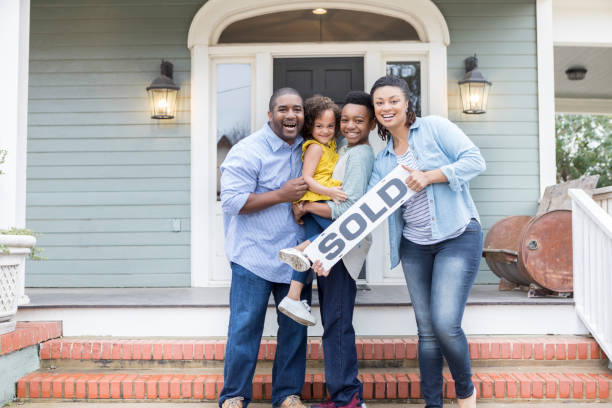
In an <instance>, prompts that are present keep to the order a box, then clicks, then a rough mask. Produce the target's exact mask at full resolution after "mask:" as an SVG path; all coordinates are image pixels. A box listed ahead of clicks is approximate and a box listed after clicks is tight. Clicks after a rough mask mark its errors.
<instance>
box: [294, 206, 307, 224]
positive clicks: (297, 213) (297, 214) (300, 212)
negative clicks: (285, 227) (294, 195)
mask: <svg viewBox="0 0 612 408" xmlns="http://www.w3.org/2000/svg"><path fill="white" fill-rule="evenodd" d="M291 210H292V211H293V219H294V220H295V222H296V223H298V224H299V225H304V220H303V219H302V217H303V216H304V215H305V214H306V210H304V202H303V201H300V202H298V203H295V204H293V205H292V206H291Z"/></svg>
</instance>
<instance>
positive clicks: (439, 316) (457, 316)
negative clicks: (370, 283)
mask: <svg viewBox="0 0 612 408" xmlns="http://www.w3.org/2000/svg"><path fill="white" fill-rule="evenodd" d="M400 255H401V259H402V268H403V269H404V275H405V277H406V284H407V285H408V291H409V292H410V298H411V299H412V305H413V307H414V314H415V317H416V322H417V327H418V334H419V368H420V370H421V389H422V391H423V396H424V398H425V403H426V404H427V405H426V406H427V407H441V406H442V366H443V360H442V357H443V356H444V358H445V359H446V362H447V363H448V367H449V368H450V371H451V374H452V375H453V379H454V380H455V390H456V393H457V397H458V398H467V397H469V396H471V395H472V393H473V391H474V384H473V383H472V367H471V364H470V354H469V349H468V343H467V339H466V338H465V334H464V333H463V330H462V329H461V319H462V318H463V311H464V310H465V304H466V302H467V298H468V295H469V293H470V289H471V288H472V284H473V283H474V280H475V279H476V274H477V272H478V266H479V265H480V258H481V256H482V231H481V228H480V224H479V223H478V222H477V221H476V220H474V219H472V220H471V221H470V223H469V224H468V226H467V228H466V230H465V232H464V233H463V234H461V235H460V236H458V237H456V238H452V239H449V240H446V241H442V242H439V243H437V244H433V245H417V244H415V243H412V242H410V241H408V240H407V239H405V238H402V242H401V247H400Z"/></svg>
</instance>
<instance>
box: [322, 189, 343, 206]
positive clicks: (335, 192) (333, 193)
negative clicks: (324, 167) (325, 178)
mask: <svg viewBox="0 0 612 408" xmlns="http://www.w3.org/2000/svg"><path fill="white" fill-rule="evenodd" d="M327 195H328V196H329V197H330V198H331V199H332V201H333V202H334V203H335V204H340V203H341V202H342V201H346V199H347V198H348V196H347V195H346V193H345V192H344V191H342V188H340V187H330V188H329V193H328V194H327Z"/></svg>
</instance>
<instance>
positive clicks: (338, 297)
mask: <svg viewBox="0 0 612 408" xmlns="http://www.w3.org/2000/svg"><path fill="white" fill-rule="evenodd" d="M317 283H318V285H317V286H318V291H319V304H320V306H321V323H322V324H323V352H324V353H325V359H324V363H325V383H326V385H327V391H328V392H329V395H330V399H331V401H333V402H334V404H335V405H336V406H337V407H339V406H344V405H348V403H349V402H350V401H351V399H352V398H353V395H355V393H357V394H359V399H362V386H361V382H360V381H359V379H358V378H357V351H356V349H355V330H354V329H353V308H354V307H355V296H356V294H357V285H356V284H355V281H354V280H353V278H351V275H349V273H348V271H347V270H346V267H345V266H344V263H343V262H342V261H340V262H338V263H337V264H336V265H334V266H333V267H332V270H331V272H330V274H329V275H328V276H327V277H323V276H318V277H317Z"/></svg>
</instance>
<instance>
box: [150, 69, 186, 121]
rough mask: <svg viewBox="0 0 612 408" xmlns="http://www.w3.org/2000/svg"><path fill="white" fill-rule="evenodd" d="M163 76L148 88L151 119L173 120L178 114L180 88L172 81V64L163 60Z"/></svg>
mask: <svg viewBox="0 0 612 408" xmlns="http://www.w3.org/2000/svg"><path fill="white" fill-rule="evenodd" d="M160 70H161V75H160V76H158V77H157V78H155V79H154V80H153V82H151V85H149V86H148V87H147V92H148V93H149V99H150V101H151V119H173V118H174V115H175V114H176V94H177V93H178V90H179V89H181V88H180V87H178V86H177V85H176V84H175V83H174V81H173V80H172V73H173V72H172V71H173V66H172V63H171V62H168V61H164V60H162V62H161V68H160Z"/></svg>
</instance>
